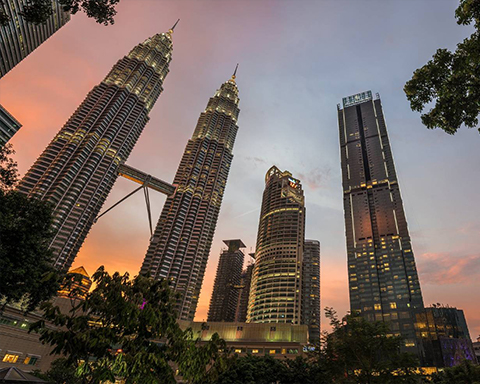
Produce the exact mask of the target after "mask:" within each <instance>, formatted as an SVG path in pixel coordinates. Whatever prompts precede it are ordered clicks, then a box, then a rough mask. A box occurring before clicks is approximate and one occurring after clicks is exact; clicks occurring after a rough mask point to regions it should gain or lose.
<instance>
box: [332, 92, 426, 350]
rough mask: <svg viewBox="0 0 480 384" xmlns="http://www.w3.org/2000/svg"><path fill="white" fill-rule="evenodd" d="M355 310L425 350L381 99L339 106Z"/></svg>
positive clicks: (365, 97)
mask: <svg viewBox="0 0 480 384" xmlns="http://www.w3.org/2000/svg"><path fill="white" fill-rule="evenodd" d="M338 124H339V129H340V148H341V163H342V175H343V202H344V208H345V233H346V238H347V239H346V240H347V254H348V275H349V285H350V308H351V310H352V312H353V311H355V312H358V313H360V314H361V315H363V316H364V317H365V318H366V319H367V320H370V321H373V320H384V321H388V322H389V323H390V326H391V330H392V333H393V334H396V335H401V336H403V337H404V339H405V347H406V348H407V350H408V351H410V352H414V353H418V354H420V356H421V355H422V354H423V353H422V351H421V346H419V345H418V341H417V340H416V337H415V316H416V313H417V312H418V311H422V310H423V308H424V306H423V299H422V293H421V291H420V284H419V281H418V274H417V269H416V267H415V259H414V257H413V252H412V244H411V241H410V235H409V233H408V228H407V221H406V219H405V212H404V211H403V204H402V199H401V197H400V189H399V186H398V181H397V175H396V173H395V165H394V163H393V157H392V151H391V148H390V143H389V139H388V135H387V127H386V125H385V119H384V116H383V110H382V104H381V101H380V98H379V97H378V95H377V97H376V98H375V100H374V99H373V98H372V93H371V91H368V92H363V93H360V94H357V95H353V96H350V97H347V98H344V99H343V108H340V106H338Z"/></svg>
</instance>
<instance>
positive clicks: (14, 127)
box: [0, 104, 22, 146]
mask: <svg viewBox="0 0 480 384" xmlns="http://www.w3.org/2000/svg"><path fill="white" fill-rule="evenodd" d="M21 126H22V124H20V123H19V122H18V121H17V120H16V119H15V118H14V117H13V116H12V115H11V114H10V113H8V111H7V110H6V109H5V108H3V107H2V105H1V104H0V146H1V145H5V143H6V142H7V141H8V140H10V139H11V138H12V136H13V135H14V134H15V133H17V131H18V130H19V129H20V127H21Z"/></svg>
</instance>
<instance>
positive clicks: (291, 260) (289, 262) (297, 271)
mask: <svg viewBox="0 0 480 384" xmlns="http://www.w3.org/2000/svg"><path fill="white" fill-rule="evenodd" d="M304 241H305V199H304V195H303V190H302V185H301V184H300V180H297V179H295V178H293V177H292V174H291V173H290V172H288V171H284V172H282V171H280V170H279V169H278V168H277V167H275V166H273V167H272V168H270V169H269V170H268V172H267V174H266V176H265V191H264V192H263V200H262V209H261V212H260V222H259V225H258V235H257V248H256V251H255V259H256V261H255V266H254V267H253V274H252V283H251V287H250V298H249V303H248V314H247V322H248V323H292V324H301V317H302V315H301V303H302V261H303V247H304Z"/></svg>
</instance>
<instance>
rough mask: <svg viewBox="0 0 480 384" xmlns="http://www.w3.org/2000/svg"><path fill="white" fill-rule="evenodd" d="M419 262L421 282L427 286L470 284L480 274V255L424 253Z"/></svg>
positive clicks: (418, 259)
mask: <svg viewBox="0 0 480 384" xmlns="http://www.w3.org/2000/svg"><path fill="white" fill-rule="evenodd" d="M417 262H418V269H419V271H420V273H421V281H422V282H424V283H427V284H439V285H443V284H468V283H471V282H473V281H474V279H476V278H477V276H478V273H479V272H480V254H473V255H464V256H460V257H459V256H453V255H452V254H450V253H424V254H423V255H422V256H421V257H418V258H417Z"/></svg>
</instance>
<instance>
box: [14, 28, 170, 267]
mask: <svg viewBox="0 0 480 384" xmlns="http://www.w3.org/2000/svg"><path fill="white" fill-rule="evenodd" d="M172 32H173V29H171V30H169V31H168V32H167V33H161V34H157V35H155V36H153V37H152V38H149V39H147V40H145V41H144V42H143V43H141V44H139V45H137V46H136V47H135V48H133V49H132V50H131V51H130V53H129V54H128V55H127V56H125V57H124V58H123V59H121V60H119V61H118V62H117V64H115V65H114V66H113V68H112V70H111V71H110V73H109V74H108V75H107V77H106V78H105V79H104V80H103V81H102V82H101V83H100V84H99V85H97V86H96V87H94V88H93V90H92V91H91V92H90V93H89V94H88V95H87V97H86V98H85V100H84V101H83V103H82V104H81V105H80V107H79V108H78V109H77V110H76V111H75V113H74V114H73V115H72V117H70V119H69V120H68V121H67V123H66V124H65V125H64V126H63V128H62V129H61V130H60V132H59V133H58V134H57V135H56V136H55V137H54V139H53V140H52V142H51V143H50V144H49V145H48V147H47V148H46V149H45V151H44V152H43V153H42V155H40V157H39V158H38V160H37V161H36V162H35V164H34V165H33V166H32V168H30V170H29V171H28V173H27V174H26V175H25V177H24V178H23V180H22V181H21V183H20V186H19V190H20V191H21V192H24V193H26V194H28V195H30V196H36V197H37V198H40V199H42V200H47V201H49V202H51V203H52V204H53V207H54V223H53V227H54V230H55V237H54V239H53V241H52V243H51V246H50V247H51V248H52V249H53V251H54V255H55V258H56V261H55V265H56V266H57V267H58V268H61V269H65V270H67V269H69V268H70V266H71V264H72V262H73V260H74V258H75V256H76V255H77V253H78V251H79V249H80V247H81V246H82V244H83V241H84V240H85V237H86V236H87V234H88V232H89V230H90V228H91V226H92V224H93V222H94V220H95V218H96V216H97V215H98V212H99V210H100V208H101V207H102V205H103V203H104V201H105V199H106V198H107V195H108V194H109V192H110V190H111V189H112V186H113V184H114V182H115V180H116V179H117V168H118V165H119V164H121V163H123V162H125V160H126V159H127V158H128V156H129V155H130V152H131V151H132V149H133V147H134V146H135V143H136V142H137V140H138V138H139V136H140V134H141V133H142V131H143V129H144V128H145V125H146V124H147V122H148V120H149V116H148V115H149V112H150V110H151V109H152V108H153V105H154V104H155V102H156V100H157V98H158V97H159V96H160V93H161V92H162V91H163V81H164V79H165V77H166V76H167V74H168V71H169V69H168V66H169V64H170V61H171V59H172V38H171V35H172Z"/></svg>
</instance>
